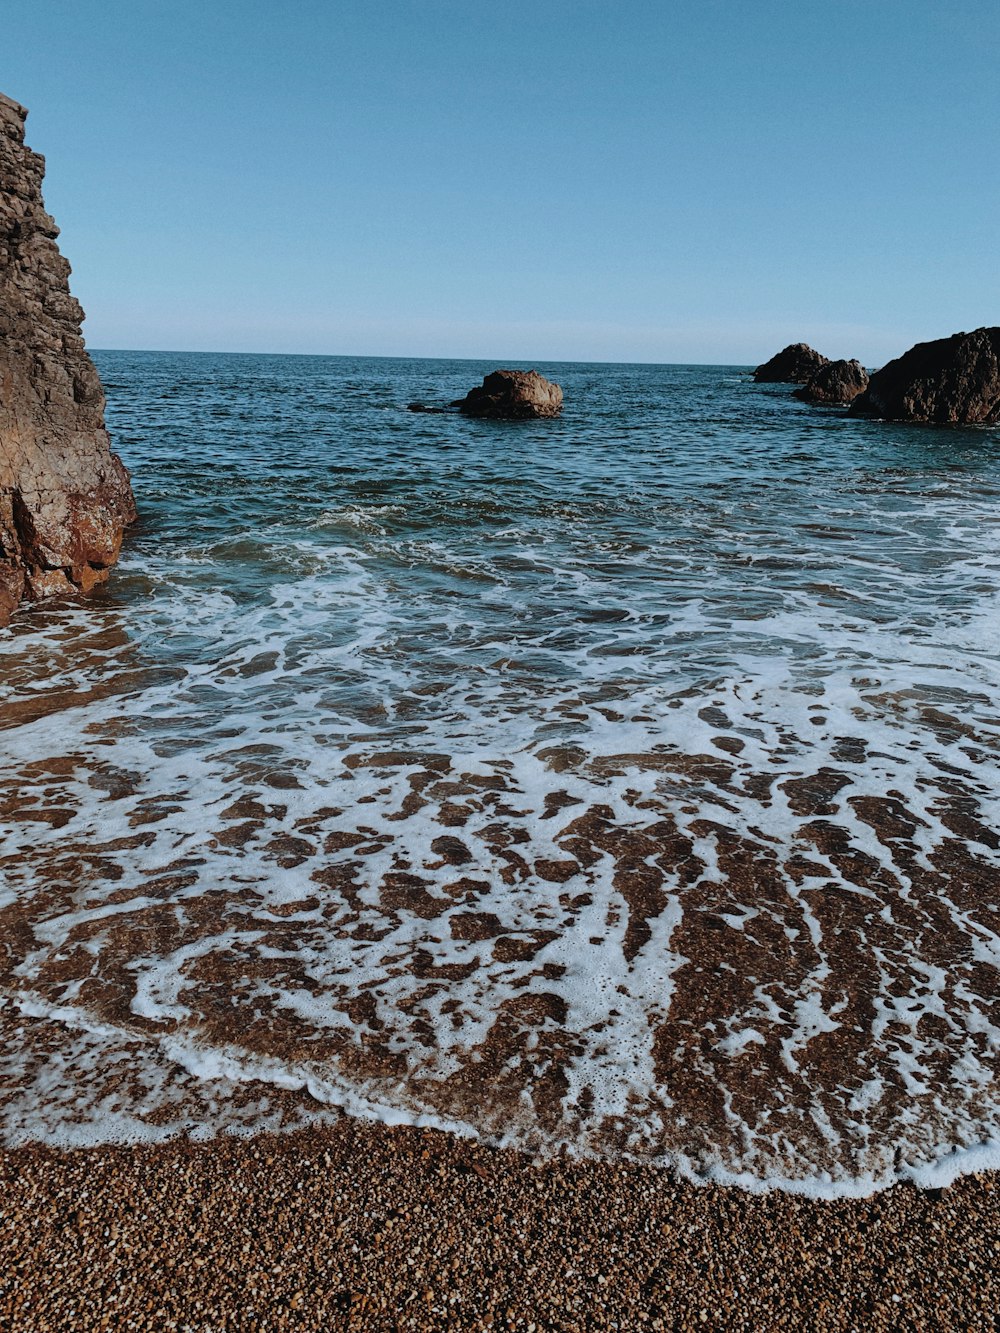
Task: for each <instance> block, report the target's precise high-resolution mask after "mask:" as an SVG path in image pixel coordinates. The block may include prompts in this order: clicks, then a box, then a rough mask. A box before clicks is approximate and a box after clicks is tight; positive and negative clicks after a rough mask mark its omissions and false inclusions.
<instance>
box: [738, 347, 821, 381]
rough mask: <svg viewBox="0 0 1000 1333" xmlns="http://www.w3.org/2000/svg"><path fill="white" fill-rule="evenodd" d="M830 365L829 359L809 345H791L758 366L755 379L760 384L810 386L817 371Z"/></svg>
mask: <svg viewBox="0 0 1000 1333" xmlns="http://www.w3.org/2000/svg"><path fill="white" fill-rule="evenodd" d="M828 364H829V359H828V358H827V357H825V356H821V355H820V353H819V352H817V351H815V350H814V349H813V348H812V347H810V346H809V344H808V343H790V344H789V345H788V346H787V347H783V348H782V350H781V351H780V352H778V353H776V354H775V355H774V356H772V357H771V359H770V361H765V362H764V364H763V365H762V366H758V367H757V369H756V370H755V371H754V373H753V377H754V379H755V380H756V381H757V383H758V384H808V382H809V381H810V380H811V379H812V377H813V376H814V375H815V374H816V372H817V370H819V369H820V367H821V366H825V365H828Z"/></svg>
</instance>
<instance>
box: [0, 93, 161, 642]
mask: <svg viewBox="0 0 1000 1333" xmlns="http://www.w3.org/2000/svg"><path fill="white" fill-rule="evenodd" d="M26 115H27V112H26V111H25V109H24V108H23V107H22V106H19V105H18V103H17V102H14V101H11V99H10V98H8V97H4V96H3V95H2V94H0V625H4V624H6V623H7V621H8V620H9V618H10V615H11V613H12V612H13V610H14V609H15V607H16V606H17V605H18V603H19V602H20V601H21V599H22V598H24V597H46V596H49V595H51V594H55V593H64V592H69V591H72V590H74V589H82V590H83V591H85V592H86V591H88V590H89V589H90V588H92V587H93V585H94V584H95V583H99V582H101V581H102V580H103V579H105V578H106V577H107V574H108V569H109V567H110V566H111V565H113V564H114V562H115V560H116V559H117V557H118V550H119V547H120V545H121V539H122V532H123V530H124V528H125V526H126V524H128V523H130V522H131V521H132V520H133V519H134V518H135V503H134V500H133V498H132V488H131V486H130V484H129V476H128V472H127V471H126V470H125V468H124V466H123V465H122V463H121V461H120V459H119V458H118V457H117V455H115V454H113V453H112V452H111V448H110V444H109V441H108V434H107V431H106V430H105V429H104V392H103V390H102V388H101V382H100V380H99V379H98V376H97V371H96V370H95V369H94V365H93V363H92V361H91V360H90V357H89V356H88V355H87V353H86V351H85V349H84V344H83V338H82V336H81V333H80V325H81V322H82V320H83V311H82V310H81V309H80V306H79V304H78V303H77V301H76V300H75V299H74V298H73V297H72V296H71V295H70V292H69V281H68V280H69V273H70V267H69V264H68V263H67V262H66V260H65V259H64V258H63V257H62V255H61V254H60V253H59V249H58V247H57V246H56V243H55V238H56V236H58V234H59V229H58V228H57V227H56V225H55V223H54V222H53V220H52V218H51V217H50V216H49V215H48V213H46V211H45V206H44V204H43V202H42V189H41V186H42V176H43V174H44V170H45V161H44V158H42V157H40V156H39V155H38V154H37V153H33V152H32V151H31V149H30V148H27V147H25V144H24V121H25V117H26Z"/></svg>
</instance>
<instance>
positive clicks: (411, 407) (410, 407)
mask: <svg viewBox="0 0 1000 1333" xmlns="http://www.w3.org/2000/svg"><path fill="white" fill-rule="evenodd" d="M406 410H407V412H447V411H448V409H447V408H446V407H433V406H432V405H431V404H429V403H407V404H406Z"/></svg>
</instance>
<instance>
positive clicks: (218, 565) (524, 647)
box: [0, 352, 1000, 1193]
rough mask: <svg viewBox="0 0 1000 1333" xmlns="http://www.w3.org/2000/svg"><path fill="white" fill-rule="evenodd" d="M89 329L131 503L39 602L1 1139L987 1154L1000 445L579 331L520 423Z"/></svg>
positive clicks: (706, 1165) (303, 363)
mask: <svg viewBox="0 0 1000 1333" xmlns="http://www.w3.org/2000/svg"><path fill="white" fill-rule="evenodd" d="M95 359H96V360H97V361H98V365H99V369H100V371H101V373H102V376H103V378H104V380H105V383H106V387H107V392H108V398H109V404H110V408H109V424H110V427H111V429H112V431H113V434H114V436H115V440H116V445H117V447H118V448H119V450H120V452H121V453H122V455H123V457H124V459H125V461H126V462H127V464H128V465H129V467H130V468H131V469H132V470H133V477H134V483H135V487H136V491H137V494H138V496H139V500H140V507H141V511H142V518H141V521H140V524H139V525H138V527H137V529H136V530H135V531H134V533H133V535H132V536H131V538H130V540H129V543H128V546H127V549H126V552H125V555H124V558H123V560H122V563H121V565H120V566H119V567H118V569H117V570H116V572H115V574H114V575H113V577H112V580H111V583H110V585H109V586H108V587H107V588H106V589H105V590H103V591H102V592H101V593H100V594H99V595H98V596H97V597H96V598H95V599H93V600H92V601H91V602H90V603H89V604H87V605H86V607H81V606H73V605H63V606H51V607H48V606H47V607H44V608H34V609H32V610H30V611H26V612H23V613H22V614H20V615H19V616H18V618H17V619H16V621H15V623H14V624H13V626H12V628H11V630H10V632H8V633H7V634H6V635H4V636H3V637H2V638H0V659H2V664H3V667H2V669H3V682H4V684H3V693H4V702H3V704H2V706H0V728H2V730H0V749H2V755H3V770H2V780H0V820H2V822H3V827H4V845H3V860H2V863H0V871H2V876H3V878H2V881H0V1003H2V1004H3V1005H4V1006H5V1009H4V1010H3V1012H4V1013H5V1015H6V1021H7V1023H8V1025H10V1024H11V1023H13V1022H14V1019H15V1018H16V1020H17V1024H20V1026H16V1025H15V1027H12V1028H11V1029H10V1030H11V1031H12V1032H14V1033H15V1035H14V1036H12V1037H11V1038H10V1041H9V1044H8V1050H7V1054H6V1057H5V1066H4V1068H3V1071H2V1072H3V1082H0V1088H4V1087H6V1090H7V1091H6V1094H5V1095H4V1096H0V1107H2V1110H0V1127H2V1130H3V1133H4V1134H5V1136H6V1138H7V1140H8V1141H9V1142H17V1141H23V1140H24V1139H26V1138H42V1139H45V1140H48V1141H52V1142H58V1143H70V1142H82V1141H94V1140H97V1141H100V1140H104V1139H109V1138H137V1137H157V1136H159V1135H162V1134H165V1133H173V1132H178V1131H180V1130H185V1131H189V1132H190V1131H194V1132H197V1133H210V1132H216V1131H217V1130H224V1129H238V1130H240V1131H241V1132H248V1131H252V1130H253V1129H254V1128H255V1127H267V1126H270V1127H273V1126H274V1124H276V1123H277V1122H278V1121H281V1120H282V1117H285V1119H286V1120H287V1122H288V1123H293V1122H294V1123H301V1121H302V1120H303V1119H310V1118H312V1117H322V1116H323V1115H325V1114H328V1111H327V1110H326V1109H325V1108H329V1107H334V1106H346V1107H348V1108H349V1109H352V1110H354V1111H357V1112H359V1113H362V1114H373V1115H379V1116H382V1117H384V1118H388V1119H403V1120H419V1121H421V1122H427V1123H441V1124H447V1125H450V1126H452V1127H454V1128H457V1129H460V1130H465V1131H467V1132H476V1133H482V1134H484V1135H487V1136H489V1137H490V1138H492V1139H495V1140H500V1141H504V1142H509V1143H514V1144H517V1145H521V1146H524V1147H527V1148H530V1149H532V1150H535V1151H540V1152H548V1151H552V1150H555V1149H557V1148H558V1147H559V1146H560V1145H567V1146H568V1147H569V1148H570V1149H571V1150H573V1151H579V1152H588V1153H597V1154H618V1153H626V1154H628V1155H631V1156H635V1157H640V1158H643V1159H648V1160H653V1161H660V1162H668V1163H671V1164H673V1165H675V1166H677V1167H679V1168H680V1169H681V1170H683V1171H685V1172H686V1173H687V1174H690V1175H693V1176H699V1177H700V1176H712V1177H715V1178H719V1179H731V1180H739V1181H741V1182H742V1183H744V1184H748V1185H751V1186H754V1185H761V1184H784V1185H786V1186H790V1187H793V1188H802V1189H808V1190H813V1191H815V1192H820V1193H823V1192H827V1193H836V1192H854V1191H858V1190H864V1189H867V1188H870V1187H871V1186H872V1185H873V1184H881V1183H885V1182H886V1181H888V1180H890V1179H893V1178H895V1177H897V1176H899V1175H906V1174H910V1175H916V1176H917V1177H918V1178H920V1179H931V1178H934V1179H939V1178H940V1177H941V1174H942V1172H943V1173H945V1174H947V1173H948V1172H949V1171H952V1172H953V1171H955V1170H960V1169H963V1167H970V1168H971V1167H972V1166H975V1165H981V1164H983V1162H988V1161H990V1160H992V1159H991V1156H990V1154H991V1153H992V1152H993V1150H994V1148H995V1147H996V1146H997V1145H996V1143H995V1141H996V1140H998V1139H1000V1114H998V1112H1000V1103H998V1097H997V1084H996V1067H997V1042H998V1038H1000V1001H998V999H997V969H998V967H1000V934H998V931H1000V924H998V923H1000V892H998V883H1000V879H998V870H1000V850H998V849H1000V837H998V832H997V831H998V828H1000V782H998V769H1000V721H998V713H997V707H996V699H997V696H998V686H1000V658H998V648H1000V617H998V609H1000V507H998V503H997V502H998V499H1000V437H998V435H997V433H996V432H995V431H981V430H968V431H962V430H947V429H926V428H914V427H903V426H892V425H887V424H885V423H880V422H866V421H855V420H850V419H848V418H846V417H845V416H844V415H843V414H842V413H839V412H831V411H823V410H817V409H811V408H807V407H805V406H804V405H802V404H800V403H798V402H797V401H795V400H794V399H793V398H791V396H790V390H789V389H788V388H787V387H786V386H758V385H754V384H753V383H752V382H751V381H750V380H749V378H748V376H747V374H746V372H745V371H741V370H739V369H735V368H731V367H677V366H666V367H657V366H593V365H560V366H545V365H540V366H539V367H538V369H539V370H541V371H542V372H543V373H548V374H549V375H550V376H551V377H552V378H555V379H557V380H558V381H559V382H560V383H561V384H562V385H563V386H564V389H565V391H566V409H565V412H564V415H563V417H562V418H561V419H560V420H558V421H555V422H538V423H491V422H477V421H468V420H465V419H462V418H460V417H457V416H418V415H413V414H410V413H408V412H407V411H406V410H405V405H406V403H407V402H409V401H411V400H413V399H421V400H424V401H437V402H447V401H448V400H450V399H452V398H454V397H456V396H458V395H459V394H460V393H463V392H464V391H465V390H466V389H467V388H468V387H469V386H470V385H471V384H473V383H475V382H476V381H477V380H478V379H479V377H480V376H481V375H482V374H483V373H485V371H486V370H488V369H491V368H492V367H491V366H488V365H485V364H482V365H480V364H478V363H471V362H464V363H463V362H434V361H390V360H362V359H359V360H352V359H346V358H321V357H260V356H218V355H189V354H153V353H110V352H105V353H100V354H98V355H97V357H96V358H95ZM18 1015H20V1016H21V1017H17V1016H18ZM15 1028H16V1031H15ZM296 1089H304V1090H305V1091H304V1093H303V1094H301V1095H300V1096H299V1099H298V1101H295V1103H294V1105H293V1106H292V1107H291V1109H288V1106H287V1104H286V1103H287V1102H288V1097H289V1096H291V1095H292V1094H294V1092H295V1090H296ZM282 1098H285V1101H284V1102H283V1101H282ZM282 1108H284V1109H282Z"/></svg>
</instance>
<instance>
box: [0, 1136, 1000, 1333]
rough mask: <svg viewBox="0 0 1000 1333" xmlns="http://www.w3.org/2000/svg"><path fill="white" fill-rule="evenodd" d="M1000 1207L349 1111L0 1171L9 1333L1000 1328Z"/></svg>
mask: <svg viewBox="0 0 1000 1333" xmlns="http://www.w3.org/2000/svg"><path fill="white" fill-rule="evenodd" d="M998 1213H1000V1210H998V1192H997V1190H996V1189H995V1187H994V1178H993V1177H991V1176H989V1175H982V1176H969V1177H966V1178H965V1179H963V1180H961V1181H959V1182H958V1183H957V1184H956V1185H954V1186H953V1187H952V1188H950V1189H948V1190H945V1191H929V1192H921V1191H919V1190H917V1189H915V1188H913V1187H910V1186H906V1185H898V1186H896V1187H895V1188H893V1189H891V1190H888V1191H886V1192H884V1193H882V1194H878V1195H875V1196H874V1197H872V1198H870V1199H865V1200H845V1201H838V1202H833V1203H830V1202H825V1203H824V1202H817V1201H815V1200H808V1199H803V1198H799V1197H795V1196H791V1195H787V1194H780V1193H772V1194H768V1195H751V1194H746V1193H742V1192H740V1191H737V1190H731V1189H722V1188H716V1187H712V1186H704V1187H698V1186H694V1185H690V1184H686V1183H682V1182H679V1181H678V1180H677V1179H676V1178H674V1177H673V1176H671V1175H670V1174H669V1173H667V1172H665V1171H661V1170H657V1169H655V1168H650V1167H641V1166H632V1165H617V1164H612V1163H606V1162H596V1163H595V1162H571V1161H567V1160H565V1159H561V1160H558V1161H554V1162H549V1163H545V1164H543V1165H538V1164H534V1163H532V1162H531V1161H529V1160H528V1159H527V1158H525V1157H522V1156H519V1155H517V1154H515V1153H512V1152H506V1151H500V1150H494V1149H490V1148H487V1147H485V1146H483V1145H482V1144H480V1143H476V1142H473V1141H465V1140H458V1139H455V1138H453V1137H451V1136H449V1135H447V1134H444V1133H441V1132H438V1131H432V1130H420V1129H411V1128H388V1127H385V1126H381V1125H371V1124H367V1123H364V1122H360V1121H353V1120H349V1119H347V1118H345V1119H344V1120H343V1121H342V1122H339V1123H337V1124H335V1125H334V1126H332V1127H329V1128H324V1129H321V1130H308V1131H304V1132H298V1133H294V1134H287V1135H278V1136H273V1137H258V1138H253V1139H235V1138H219V1139H215V1140H213V1141H211V1142H208V1143H200V1144H196V1143H191V1142H189V1141H187V1140H174V1141H172V1142H170V1143H168V1144H166V1145H160V1146H157V1147H114V1148H107V1147H104V1148H91V1149H81V1150H76V1151H73V1152H67V1153H61V1152H58V1151H55V1150H52V1149H48V1148H41V1147H32V1148H24V1149H18V1150H15V1151H8V1152H5V1153H2V1154H0V1328H2V1329H4V1330H11V1333H47V1330H55V1329H65V1330H70V1329H72V1330H91V1329H109V1330H115V1331H116V1333H117V1330H126V1329H137V1330H142V1331H143V1333H152V1331H154V1330H155V1331H158V1330H161V1329H164V1330H165V1329H177V1330H184V1331H186V1333H195V1331H197V1333H208V1331H209V1330H213V1331H214V1330H247V1331H248V1333H249V1331H250V1330H253V1333H265V1331H266V1330H279V1329H301V1330H312V1329H315V1330H324V1333H325V1331H326V1330H337V1329H352V1330H367V1329H372V1330H375V1329H378V1330H381V1329H386V1330H390V1329H407V1330H409V1329H452V1330H466V1329H468V1330H481V1329H494V1330H501V1329H519V1330H526V1333H535V1330H543V1329H560V1330H580V1329H621V1330H630V1331H631V1330H645V1329H651V1330H653V1329H703V1328H706V1327H707V1328H725V1329H727V1330H729V1329H736V1330H739V1329H753V1330H755V1331H756V1330H761V1329H772V1328H774V1329H778V1328H789V1329H798V1328H802V1329H810V1330H814V1329H857V1330H859V1331H860V1330H864V1333H868V1331H869V1330H878V1329H892V1330H897V1329H913V1330H925V1329H936V1330H946V1329H956V1330H957V1329H962V1330H966V1329H980V1328H982V1329H986V1328H991V1329H992V1328H993V1327H995V1312H996V1311H997V1309H998V1307H1000V1280H998V1277H997V1269H998V1260H1000V1227H998V1220H1000V1217H998Z"/></svg>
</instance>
